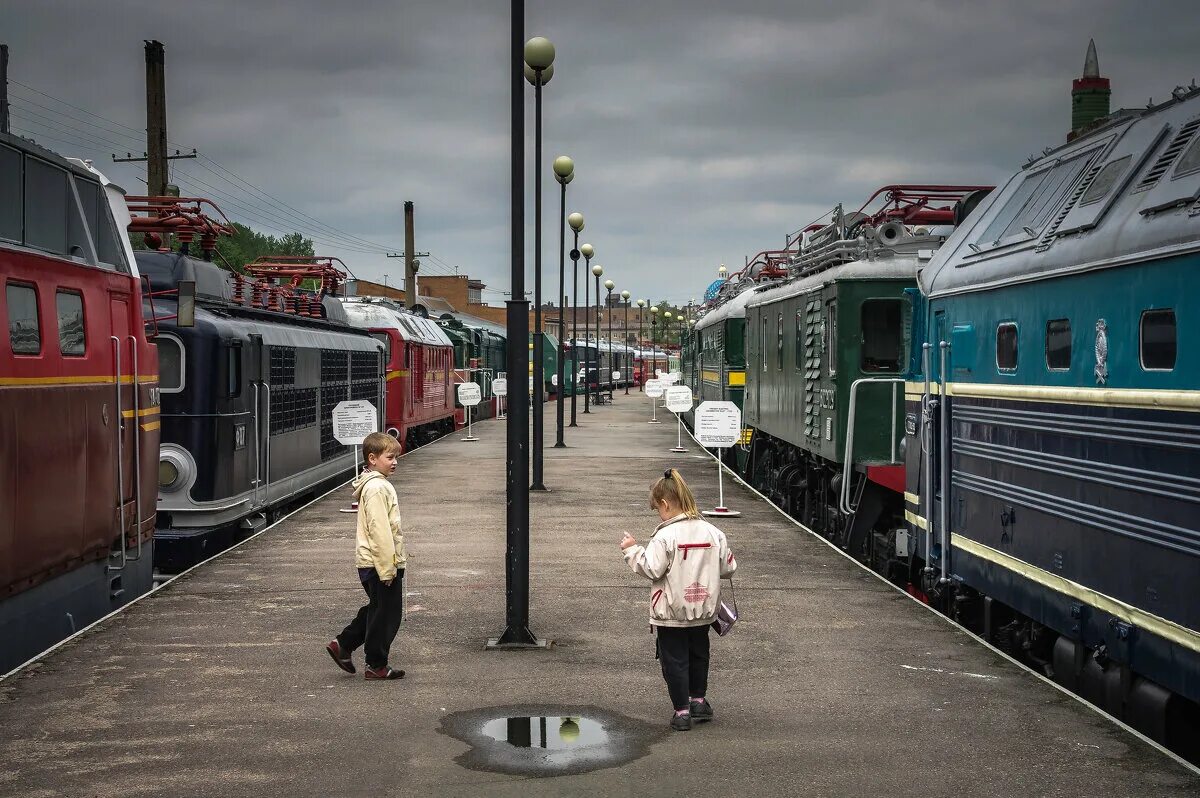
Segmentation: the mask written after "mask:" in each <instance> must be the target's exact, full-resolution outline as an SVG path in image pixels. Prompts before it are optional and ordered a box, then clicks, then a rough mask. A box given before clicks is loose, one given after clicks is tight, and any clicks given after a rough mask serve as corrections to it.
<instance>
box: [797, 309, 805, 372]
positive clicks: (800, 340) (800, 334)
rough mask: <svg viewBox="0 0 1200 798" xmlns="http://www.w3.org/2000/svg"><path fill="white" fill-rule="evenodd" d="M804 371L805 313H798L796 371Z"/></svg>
mask: <svg viewBox="0 0 1200 798" xmlns="http://www.w3.org/2000/svg"><path fill="white" fill-rule="evenodd" d="M803 370H804V313H803V311H799V310H798V311H796V371H803Z"/></svg>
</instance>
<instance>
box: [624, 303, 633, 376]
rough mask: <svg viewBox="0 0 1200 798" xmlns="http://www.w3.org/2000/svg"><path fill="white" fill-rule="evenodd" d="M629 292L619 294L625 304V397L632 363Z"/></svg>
mask: <svg viewBox="0 0 1200 798" xmlns="http://www.w3.org/2000/svg"><path fill="white" fill-rule="evenodd" d="M629 296H630V294H629V292H628V291H622V292H621V301H622V302H624V303H625V334H624V336H622V337H623V338H624V339H625V341H624V345H625V395H626V396H629V367H630V365H631V364H632V362H633V358H632V357H631V356H630V355H629Z"/></svg>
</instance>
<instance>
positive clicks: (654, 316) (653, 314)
mask: <svg viewBox="0 0 1200 798" xmlns="http://www.w3.org/2000/svg"><path fill="white" fill-rule="evenodd" d="M657 346H658V305H651V306H650V351H651V353H653V352H654V351H655V349H656V347H657ZM654 357H655V359H654V365H656V366H657V365H658V356H657V355H655V356H654Z"/></svg>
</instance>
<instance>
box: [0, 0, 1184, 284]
mask: <svg viewBox="0 0 1200 798" xmlns="http://www.w3.org/2000/svg"><path fill="white" fill-rule="evenodd" d="M343 7H353V8H354V9H355V10H354V11H345V10H340V9H341V8H343ZM508 7H509V6H508V3H506V2H501V0H474V2H465V1H464V0H420V1H418V0H357V2H355V3H353V4H341V3H329V2H326V1H325V0H291V1H290V2H287V3H282V2H272V3H267V2H249V1H248V0H237V1H236V2H234V1H233V0H203V1H202V2H198V3H177V2H159V3H146V2H140V1H135V0H103V2H100V0H75V2H66V1H65V0H60V1H58V2H55V1H53V0H36V2H35V1H33V0H2V2H0V41H4V42H6V43H8V44H9V46H10V48H11V63H10V69H9V73H10V79H11V80H13V81H19V82H20V83H21V84H25V86H21V85H13V86H12V87H11V100H12V104H13V117H14V119H13V125H14V127H16V128H17V129H19V130H25V131H32V132H34V133H36V134H38V135H37V137H38V138H39V139H40V140H42V141H43V142H44V143H45V144H47V146H50V147H51V148H52V149H55V150H57V151H59V152H63V153H64V154H83V155H90V156H92V157H94V158H96V160H97V162H98V165H100V166H101V168H103V169H105V170H106V171H109V172H110V173H111V176H112V177H113V178H114V179H115V180H117V181H118V182H120V183H122V184H123V185H124V186H126V188H127V189H129V190H130V191H131V192H136V191H138V190H141V189H142V184H141V183H139V181H138V178H139V177H142V176H144V172H143V171H142V169H143V167H141V166H139V167H136V168H135V167H133V166H118V165H113V164H111V163H109V164H108V165H107V166H105V165H104V162H106V161H109V153H110V152H112V151H114V150H117V149H118V148H117V147H116V146H114V144H120V145H121V148H122V150H121V151H124V150H131V151H132V150H136V149H138V148H139V147H140V148H142V149H144V144H142V143H140V142H139V134H137V133H135V132H134V131H132V130H129V129H125V128H122V127H120V126H119V125H114V124H112V123H111V122H97V120H95V119H94V117H91V116H90V115H89V114H88V113H85V111H86V112H90V113H93V114H99V115H100V116H102V117H105V118H106V119H108V120H112V122H116V123H119V124H120V125H126V126H129V128H133V129H141V128H144V125H145V111H144V105H143V104H144V91H145V89H144V66H143V46H142V40H143V39H151V38H157V39H159V40H161V41H162V42H163V43H164V44H165V45H166V53H167V94H168V124H169V131H168V133H169V138H170V140H171V141H173V142H177V143H179V144H180V145H186V146H187V147H196V148H197V149H199V150H200V152H201V153H203V154H204V155H205V156H207V158H208V159H211V160H203V159H201V160H195V161H192V160H181V161H175V162H173V164H172V178H173V179H175V180H177V181H178V182H180V183H181V184H182V185H183V190H184V191H185V193H187V192H196V191H204V192H205V193H206V194H208V195H210V196H212V197H213V198H214V199H216V200H217V201H218V203H219V204H221V205H222V207H224V209H225V211H226V212H227V213H228V215H229V216H230V217H231V218H233V219H234V220H235V221H240V222H243V223H245V224H249V225H250V226H252V227H254V228H256V229H260V230H263V231H264V232H276V233H278V232H281V231H282V232H287V231H289V230H293V229H299V230H300V231H301V232H303V233H305V234H306V235H308V236H310V237H313V238H315V239H318V245H317V248H318V252H319V253H320V254H328V255H339V256H340V257H342V258H343V260H345V261H346V262H347V264H349V265H350V267H351V269H352V270H353V271H354V272H355V273H356V274H357V275H359V276H360V277H365V278H373V279H381V277H382V275H383V274H384V273H385V272H386V273H388V274H389V276H390V279H389V282H392V283H393V284H394V283H398V282H399V281H400V278H401V277H402V275H403V268H402V266H401V262H400V261H398V260H389V259H387V258H385V257H383V256H382V255H380V254H378V252H377V245H382V246H384V247H389V248H390V247H396V248H399V247H402V245H403V240H404V236H403V224H402V207H403V202H404V200H413V201H414V202H415V203H416V219H417V246H418V249H420V250H425V251H429V252H431V253H432V254H433V256H434V258H432V259H429V260H427V261H426V267H427V268H426V269H425V271H427V272H429V273H438V272H445V271H449V269H448V268H447V267H458V268H459V269H460V270H461V273H464V274H470V275H471V276H474V277H479V278H481V279H483V280H484V281H485V282H486V283H487V284H488V287H489V289H493V290H494V291H495V292H493V293H488V294H487V295H485V296H486V298H487V299H488V300H489V301H490V302H492V303H495V304H499V303H500V302H502V301H503V299H504V297H503V296H502V294H501V293H499V292H500V291H503V290H507V288H508V286H509V268H510V264H509V233H508V226H509V190H510V186H509V143H508V142H509V139H508V137H509V117H508V113H509V111H508V109H509V94H508V91H509V88H508V80H507V76H506V69H507V63H508V53H507V46H508V36H509V28H508ZM526 20H527V36H533V35H544V36H547V37H549V38H550V39H551V40H552V41H553V42H554V43H555V45H556V46H557V50H558V56H557V59H556V61H555V75H554V78H553V80H552V81H551V83H550V84H549V85H548V86H547V87H546V89H545V93H544V109H545V153H544V156H545V157H544V159H543V161H544V165H545V168H546V173H545V174H546V178H545V183H546V186H545V189H544V191H545V194H544V196H545V206H546V207H545V211H544V214H545V216H544V220H545V233H544V260H545V267H544V268H545V271H544V276H545V280H546V283H545V286H544V291H543V296H544V297H545V299H547V300H552V299H553V298H554V295H555V294H556V293H557V285H556V284H557V261H558V234H557V233H558V231H557V227H556V225H557V221H558V191H557V184H555V183H554V182H553V180H552V178H551V177H550V172H549V166H550V163H551V161H552V160H553V157H554V156H555V155H558V154H568V155H571V156H572V157H573V158H574V159H575V162H576V178H575V181H574V182H573V183H572V184H571V186H570V188H569V192H568V202H567V204H568V211H571V210H579V211H581V212H583V213H584V215H585V217H586V224H587V227H586V230H585V232H584V236H583V238H584V239H585V240H587V241H590V242H591V243H592V244H593V245H594V246H595V247H596V251H597V257H596V262H598V263H601V264H603V265H604V266H605V269H606V271H607V273H608V276H611V277H612V278H613V280H614V281H615V282H616V283H617V290H618V291H619V290H621V289H622V288H628V289H629V290H631V291H632V292H633V294H634V296H644V297H647V298H650V299H652V300H658V299H663V298H668V299H670V300H672V301H677V302H686V301H687V300H688V299H689V298H691V297H699V296H700V295H701V293H702V292H703V289H704V287H705V286H706V285H707V284H708V283H709V282H711V281H712V279H713V278H714V277H715V272H716V268H717V266H718V264H719V263H721V262H724V263H726V264H728V265H729V266H730V267H731V269H730V270H731V271H733V270H735V269H734V268H732V267H735V266H740V265H741V264H742V263H743V261H744V259H745V257H746V256H748V255H752V254H754V253H755V252H757V251H759V250H762V249H766V248H778V247H780V246H782V245H783V242H784V237H785V235H786V234H787V233H789V232H792V231H794V230H797V229H799V228H800V227H802V226H803V225H805V224H806V223H807V222H809V221H810V220H812V219H813V218H814V217H817V216H818V215H820V214H821V213H822V212H824V211H826V210H828V209H829V208H830V207H832V206H833V205H834V204H835V203H837V202H843V203H845V204H846V205H848V206H851V205H852V206H854V207H855V208H857V207H858V205H860V204H861V203H862V202H863V201H864V200H865V199H866V198H867V196H869V195H870V194H871V193H872V192H873V191H874V189H875V188H877V187H879V186H881V185H884V184H887V183H894V182H941V183H952V182H960V183H993V182H996V181H998V180H1002V179H1003V178H1004V177H1005V176H1006V175H1007V174H1008V173H1010V172H1012V171H1014V170H1015V169H1016V168H1018V167H1019V166H1020V165H1021V163H1023V162H1024V160H1025V158H1026V157H1027V156H1028V155H1029V154H1030V153H1033V152H1036V151H1040V150H1041V149H1042V148H1043V147H1045V146H1047V145H1051V144H1057V143H1059V142H1060V141H1062V139H1063V137H1064V135H1065V134H1066V131H1067V128H1068V126H1069V121H1070V105H1069V93H1070V85H1071V78H1072V77H1075V76H1077V75H1079V73H1080V72H1081V71H1082V66H1083V58H1084V53H1085V50H1086V47H1087V41H1088V38H1089V37H1095V39H1096V43H1097V47H1098V49H1099V55H1100V67H1101V72H1102V73H1103V74H1104V75H1105V76H1107V77H1109V78H1111V79H1112V81H1113V107H1114V108H1116V107H1121V106H1125V107H1136V106H1142V105H1144V104H1145V103H1146V102H1147V101H1148V100H1149V99H1150V98H1151V97H1154V98H1156V99H1158V100H1161V99H1163V98H1165V97H1166V96H1167V95H1168V93H1169V92H1170V90H1171V89H1172V88H1173V87H1174V86H1176V85H1178V84H1185V83H1187V82H1189V81H1190V80H1191V79H1192V78H1193V77H1197V76H1200V50H1198V49H1197V44H1196V43H1197V41H1198V40H1200V15H1197V14H1196V13H1195V4H1194V2H1190V1H1188V0H1177V1H1176V2H1160V1H1158V0H1143V2H1138V3H1132V2H1128V1H1127V0H1086V1H1085V0H1055V1H1054V2H1051V3H1047V2H1045V1H1044V0H1037V1H1036V2H1027V0H1006V1H1005V2H986V3H984V2H973V3H962V2H941V1H939V0H926V1H924V2H913V1H910V0H861V1H859V0H842V1H841V2H837V3H823V2H822V3H818V2H808V3H803V2H795V1H791V2H789V1H787V0H772V1H767V0H762V1H761V2H754V1H752V0H751V1H749V2H747V1H745V0H743V2H737V3H733V2H728V1H725V2H716V1H715V0H641V2H618V1H617V0H590V2H588V1H585V0H559V1H558V2H553V3H552V2H548V0H529V2H528V3H527V5H526ZM26 86H27V87H32V88H33V89H36V90H38V91H40V92H44V93H45V94H46V95H50V96H52V97H53V98H56V99H57V100H62V101H65V102H67V103H70V104H71V105H73V106H77V109H73V108H70V107H67V106H64V105H61V104H59V103H58V102H56V101H55V100H51V99H48V98H47V97H46V96H43V95H41V94H35V93H33V92H32V91H30V90H29V89H28V88H26ZM527 95H528V106H529V108H530V119H532V103H533V100H532V96H533V91H532V88H530V89H529V91H528V92H527ZM35 103H36V104H35ZM39 106H41V107H39ZM49 109H53V111H51V110H49ZM66 115H70V116H73V117H75V119H71V118H70V117H69V116H66ZM84 120H89V121H84ZM528 132H529V136H530V153H531V155H532V122H530V124H529V126H528ZM122 134H124V136H122ZM50 137H53V139H52V138H50ZM528 166H529V169H530V180H529V185H530V188H529V198H530V203H531V204H532V193H533V192H532V169H533V164H532V159H530V163H529V164H528ZM239 179H240V180H244V181H246V183H248V184H250V185H251V186H253V187H254V188H255V189H258V190H261V191H262V192H265V193H266V194H269V195H270V196H271V197H274V198H278V200H282V202H283V203H286V205H287V206H291V207H292V208H293V209H295V210H292V209H289V208H287V207H284V206H281V205H280V204H279V203H278V202H277V201H276V200H273V199H267V198H266V197H264V196H262V195H260V194H256V193H254V192H253V191H251V190H250V189H249V188H247V187H246V186H245V185H243V184H240V183H238V180H239ZM201 181H202V182H201ZM189 182H190V185H189ZM205 183H207V184H208V186H207V187H206V186H205V185H204V184H205ZM296 211H299V212H300V213H302V214H304V215H305V216H307V217H311V219H315V220H316V221H317V222H319V223H320V224H316V223H314V222H312V221H310V220H309V219H303V220H299V219H298V217H297V214H296ZM527 220H528V222H529V241H530V245H529V247H528V250H527V265H528V270H527V273H528V274H529V275H531V274H532V268H533V260H534V258H533V246H532V231H533V215H532V212H530V213H529V214H528V215H527ZM348 237H353V245H355V246H357V247H359V248H362V249H367V250H372V251H373V252H361V251H355V250H354V249H353V248H352V247H351V246H350V245H348V244H349V243H350V242H349V241H348ZM364 241H365V242H370V244H366V243H364ZM527 288H529V289H530V290H532V288H533V280H532V276H528V277H527Z"/></svg>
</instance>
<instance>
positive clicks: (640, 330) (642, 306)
mask: <svg viewBox="0 0 1200 798" xmlns="http://www.w3.org/2000/svg"><path fill="white" fill-rule="evenodd" d="M637 306H638V341H637V345H638V357H640V358H641V359H642V373H641V376H640V377H639V378H638V390H639V391H640V390H642V385H643V384H644V383H645V382H646V353H645V351H643V350H642V339H643V338H645V337H646V330H645V327H643V320H644V314H643V313H642V311H643V310H644V309H645V308H646V300H644V299H639V300H638V301H637Z"/></svg>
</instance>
